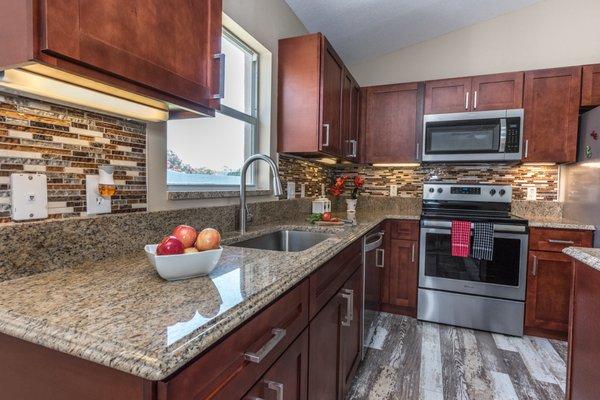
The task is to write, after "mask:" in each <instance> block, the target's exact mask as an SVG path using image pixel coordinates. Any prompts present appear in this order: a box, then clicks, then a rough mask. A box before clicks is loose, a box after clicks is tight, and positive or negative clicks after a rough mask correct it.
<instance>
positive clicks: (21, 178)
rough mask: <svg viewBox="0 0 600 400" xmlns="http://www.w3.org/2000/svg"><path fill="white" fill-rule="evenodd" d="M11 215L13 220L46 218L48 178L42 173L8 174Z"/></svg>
mask: <svg viewBox="0 0 600 400" xmlns="http://www.w3.org/2000/svg"><path fill="white" fill-rule="evenodd" d="M10 198H11V216H12V219H13V220H14V221H26V220H30V219H42V218H48V179H47V177H46V175H44V174H12V175H11V176H10Z"/></svg>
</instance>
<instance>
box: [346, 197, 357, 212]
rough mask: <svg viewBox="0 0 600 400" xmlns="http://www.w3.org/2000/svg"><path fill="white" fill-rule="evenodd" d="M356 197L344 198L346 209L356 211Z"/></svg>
mask: <svg viewBox="0 0 600 400" xmlns="http://www.w3.org/2000/svg"><path fill="white" fill-rule="evenodd" d="M357 201H358V199H346V206H347V209H348V211H356V202H357Z"/></svg>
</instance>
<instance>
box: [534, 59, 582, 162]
mask: <svg viewBox="0 0 600 400" xmlns="http://www.w3.org/2000/svg"><path fill="white" fill-rule="evenodd" d="M580 98H581V67H568V68H555V69H546V70H537V71H529V72H526V73H525V86H524V95H523V106H524V109H525V127H524V130H525V132H524V139H525V140H524V152H523V162H556V163H567V162H574V161H576V157H577V132H578V128H579V126H578V125H579V104H580Z"/></svg>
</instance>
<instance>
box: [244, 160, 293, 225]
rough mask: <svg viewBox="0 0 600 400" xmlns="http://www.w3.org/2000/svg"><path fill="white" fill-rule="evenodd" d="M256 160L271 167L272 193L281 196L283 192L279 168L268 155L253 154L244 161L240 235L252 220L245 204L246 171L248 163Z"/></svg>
mask: <svg viewBox="0 0 600 400" xmlns="http://www.w3.org/2000/svg"><path fill="white" fill-rule="evenodd" d="M257 160H263V161H264V162H266V163H267V164H269V167H270V168H271V173H272V174H273V195H274V196H281V194H282V193H283V189H282V188H281V181H280V180H279V169H278V168H277V165H276V164H275V162H274V161H273V160H272V159H271V158H270V157H269V156H266V155H264V154H254V155H252V156H250V157H248V159H247V160H246V161H244V165H243V166H242V171H241V173H240V233H241V234H242V235H243V234H244V233H246V223H247V222H250V221H252V215H251V214H250V212H249V211H248V205H247V204H246V172H247V171H248V167H249V166H250V164H252V163H253V162H254V161H257Z"/></svg>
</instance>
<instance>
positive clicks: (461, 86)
mask: <svg viewBox="0 0 600 400" xmlns="http://www.w3.org/2000/svg"><path fill="white" fill-rule="evenodd" d="M522 105H523V73H522V72H512V73H506V74H494V75H482V76H475V77H467V78H455V79H443V80H437V81H429V82H427V83H426V84H425V114H444V113H458V112H466V111H486V110H504V109H512V108H521V107H522Z"/></svg>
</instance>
